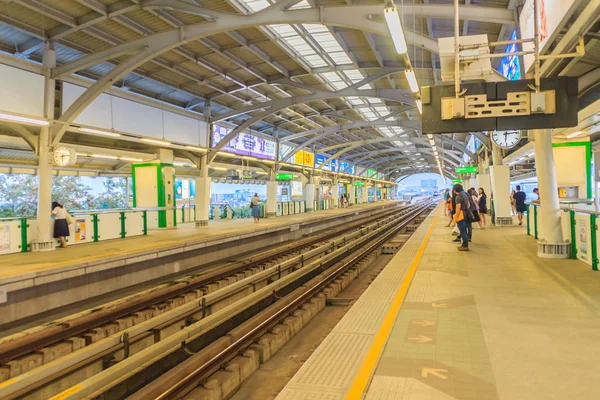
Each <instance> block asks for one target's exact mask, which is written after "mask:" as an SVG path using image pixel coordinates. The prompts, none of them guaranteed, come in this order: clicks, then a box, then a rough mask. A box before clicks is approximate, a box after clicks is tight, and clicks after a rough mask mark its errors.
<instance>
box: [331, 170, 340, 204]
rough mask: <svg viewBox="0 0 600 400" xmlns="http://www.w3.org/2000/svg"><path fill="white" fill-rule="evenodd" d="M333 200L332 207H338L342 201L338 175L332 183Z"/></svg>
mask: <svg viewBox="0 0 600 400" xmlns="http://www.w3.org/2000/svg"><path fill="white" fill-rule="evenodd" d="M331 201H332V203H333V206H332V208H338V204H339V203H340V185H339V183H338V178H337V176H335V177H333V183H332V185H331Z"/></svg>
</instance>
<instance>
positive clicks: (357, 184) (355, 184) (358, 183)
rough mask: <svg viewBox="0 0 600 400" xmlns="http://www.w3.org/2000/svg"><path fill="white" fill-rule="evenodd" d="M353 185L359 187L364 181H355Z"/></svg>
mask: <svg viewBox="0 0 600 400" xmlns="http://www.w3.org/2000/svg"><path fill="white" fill-rule="evenodd" d="M354 186H359V187H360V186H365V183H364V182H355V183H354Z"/></svg>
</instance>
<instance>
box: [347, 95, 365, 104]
mask: <svg viewBox="0 0 600 400" xmlns="http://www.w3.org/2000/svg"><path fill="white" fill-rule="evenodd" d="M347 99H348V101H349V102H350V104H352V105H355V106H357V105H363V104H365V102H364V101H362V100H361V98H360V97H355V96H349V97H347Z"/></svg>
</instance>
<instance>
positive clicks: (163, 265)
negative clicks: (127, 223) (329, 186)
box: [0, 201, 405, 326]
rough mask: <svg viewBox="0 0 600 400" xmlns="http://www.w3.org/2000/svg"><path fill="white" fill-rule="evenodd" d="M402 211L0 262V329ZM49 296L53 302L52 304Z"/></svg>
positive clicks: (163, 236)
mask: <svg viewBox="0 0 600 400" xmlns="http://www.w3.org/2000/svg"><path fill="white" fill-rule="evenodd" d="M404 203H405V202H404V201H385V202H378V203H371V204H364V205H355V206H352V207H350V208H347V209H333V210H323V211H314V212H309V213H303V214H294V215H288V216H282V217H277V218H270V219H261V221H260V223H254V222H253V220H252V219H238V220H235V219H234V220H231V219H229V220H225V219H223V220H217V221H211V222H210V223H209V225H208V226H207V227H195V225H193V224H183V225H180V226H179V228H178V229H170V230H153V231H149V232H148V235H147V236H134V237H130V238H123V239H114V240H107V241H101V242H97V243H87V244H78V245H76V246H69V247H67V248H66V249H57V250H56V251H52V252H39V253H15V254H9V255H3V256H0V326H1V325H3V324H5V323H9V322H12V321H14V320H17V319H22V318H26V317H27V316H29V315H34V314H35V313H38V312H39V311H40V310H45V309H54V308H58V307H61V306H64V305H68V304H72V303H74V302H76V301H79V300H85V299H88V298H91V297H95V296H100V295H102V294H104V293H107V292H108V291H115V290H120V289H123V288H126V287H131V286H134V285H137V284H141V283H145V282H151V281H153V280H156V279H160V278H163V277H165V276H169V275H172V274H176V273H180V272H184V271H186V270H188V269H193V268H197V267H199V266H202V265H209V264H210V263H212V262H218V261H220V260H223V259H230V258H231V257H232V256H235V255H236V254H243V253H245V252H248V251H252V250H256V249H260V248H265V247H268V246H269V245H273V244H276V243H281V242H284V241H287V240H293V239H296V238H300V237H302V236H304V235H308V234H311V233H312V232H318V231H320V230H323V229H329V228H332V227H334V226H337V225H340V224H343V223H345V222H349V221H352V220H355V219H357V218H362V217H365V216H369V215H371V214H372V213H374V212H378V211H380V210H382V209H384V208H393V207H398V206H400V205H401V204H404ZM61 293H63V294H64V295H61ZM48 294H52V295H53V297H52V301H51V302H50V303H51V304H50V303H49V302H48V300H49V298H48Z"/></svg>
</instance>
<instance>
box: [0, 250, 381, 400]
mask: <svg viewBox="0 0 600 400" xmlns="http://www.w3.org/2000/svg"><path fill="white" fill-rule="evenodd" d="M324 243H326V242H324ZM340 245H341V244H340ZM332 247H338V246H332ZM310 248H312V246H310V247H309V246H307V247H306V248H305V249H303V250H301V251H298V252H293V253H290V254H289V255H287V256H285V257H279V258H278V259H277V260H278V262H282V261H285V260H289V259H290V258H292V257H294V256H297V255H298V254H301V253H302V252H303V251H306V250H309V249H310ZM371 256H372V254H371ZM371 256H370V257H369V258H368V261H369V262H370V261H372V257H371ZM317 257H322V255H321V254H319V255H318V256H317ZM311 258H312V259H314V258H315V257H311ZM309 261H310V259H306V260H305V262H309ZM364 265H365V261H364V260H363V261H361V262H360V263H359V265H358V266H357V267H356V268H354V269H352V270H350V272H348V273H346V274H344V275H343V276H342V277H341V278H340V279H337V280H336V282H334V283H332V284H331V285H330V286H329V287H328V288H326V290H325V291H324V294H323V295H322V298H323V299H322V301H317V302H316V303H314V302H313V303H308V304H305V306H303V307H302V309H301V310H298V311H297V315H295V316H292V317H289V318H290V320H289V322H290V326H289V327H288V328H285V329H284V330H287V331H289V332H294V333H293V334H290V335H288V336H289V337H286V341H287V340H289V339H290V338H291V337H293V335H295V334H296V333H297V330H298V328H299V324H300V323H301V324H302V326H304V325H305V324H306V323H307V322H308V320H310V319H311V318H312V317H313V316H314V315H315V314H316V313H317V312H318V311H320V310H321V309H322V308H324V307H325V304H326V302H325V298H330V297H335V296H336V295H337V294H338V293H339V292H340V291H341V290H343V288H345V287H347V286H348V285H349V283H350V282H351V281H352V280H353V279H354V278H355V277H356V276H357V275H358V273H360V272H361V270H362V269H363V266H364ZM267 266H268V263H267V264H266V265H264V264H263V265H261V266H259V267H253V268H249V269H247V270H245V271H244V272H243V273H237V274H235V275H232V276H230V277H227V278H226V279H221V280H220V281H219V282H218V283H217V284H209V285H207V286H206V287H202V288H200V289H195V290H193V291H190V292H188V293H185V294H183V295H180V296H178V297H176V298H173V299H169V300H167V301H165V302H163V303H160V304H157V305H155V306H153V307H152V308H149V309H146V310H142V311H139V312H136V313H134V314H132V316H130V317H124V318H121V319H119V320H116V321H115V322H114V323H109V324H106V325H103V326H101V327H98V328H96V329H94V330H92V331H91V332H89V333H88V334H85V335H83V338H73V342H75V343H76V344H71V345H69V344H68V343H67V342H63V343H58V344H57V345H53V346H49V347H47V348H44V349H42V350H41V351H40V353H33V354H32V355H30V356H29V355H28V356H24V357H21V359H18V360H16V362H15V361H13V362H11V363H8V364H7V365H5V366H2V367H0V382H2V381H4V380H7V379H10V378H11V377H14V376H17V375H19V374H22V373H25V372H27V371H30V370H32V369H34V368H36V367H38V366H40V365H42V364H44V363H46V362H49V361H51V360H55V359H57V358H60V357H62V356H64V355H66V354H69V353H70V352H73V351H75V350H77V349H79V348H81V347H83V346H84V345H89V344H90V343H94V342H96V341H98V340H101V339H102V338H105V337H107V336H109V335H111V334H114V333H116V332H119V331H121V330H124V329H127V328H129V327H131V326H133V325H136V324H139V323H141V322H143V321H147V320H148V319H151V318H153V317H156V316H158V315H160V314H163V313H165V312H167V311H169V310H171V309H174V308H176V307H178V306H181V305H183V304H185V303H187V302H189V301H193V300H195V299H197V298H198V297H200V296H203V295H205V294H208V293H211V292H213V291H215V290H218V289H220V288H223V287H226V286H229V285H231V284H233V283H235V282H237V281H239V280H241V279H244V278H246V277H248V276H251V275H254V274H256V273H259V272H261V271H263V270H264V269H266V268H267ZM298 266H299V265H298ZM298 266H292V267H290V268H289V269H282V271H281V276H285V275H287V274H288V273H290V272H291V271H293V270H295V269H296V268H297V267H298ZM266 285H267V281H266V280H263V281H261V282H259V283H257V284H255V285H254V288H252V287H249V288H248V291H241V292H239V293H237V294H235V295H233V296H230V297H229V298H227V299H224V300H223V301H221V302H218V303H215V304H213V305H211V307H210V308H209V309H208V310H205V311H202V315H198V314H194V315H192V316H191V318H192V320H193V319H196V320H197V319H201V318H202V317H205V316H207V315H210V314H211V313H213V312H216V311H217V310H218V309H220V308H223V307H224V306H226V305H229V304H231V303H232V302H235V301H237V300H239V299H240V298H243V297H245V296H246V295H247V294H248V293H251V292H253V291H254V290H258V289H260V288H262V287H264V286H266ZM184 326H186V320H185V319H182V320H181V321H178V322H175V323H172V324H170V326H168V327H164V328H163V329H160V330H159V331H158V332H159V334H158V337H152V335H148V336H146V337H144V338H143V339H141V340H137V339H136V341H135V342H134V343H133V344H132V345H131V347H130V349H129V354H135V353H137V352H139V351H141V350H142V349H144V348H146V347H148V346H150V345H152V344H154V343H155V342H156V341H157V339H158V340H161V339H163V338H165V337H167V336H169V335H171V334H173V333H175V332H177V331H178V330H180V329H182V327H184ZM292 326H293V327H294V330H293V331H292ZM56 346H58V347H57V349H58V350H56V349H54V347H56ZM47 354H54V356H53V357H52V356H47ZM123 358H124V352H123V350H119V351H117V352H115V353H114V354H113V359H114V360H116V361H120V360H122V359H123ZM7 366H8V368H7ZM82 371H83V372H82ZM86 371H87V372H89V374H88V373H86ZM97 372H98V371H97V365H96V363H92V364H90V365H89V368H84V369H82V370H79V371H78V372H76V373H72V374H69V375H67V376H65V377H63V379H60V380H58V381H57V382H55V383H53V384H51V385H46V386H44V387H43V388H42V389H41V390H39V391H37V392H34V393H35V394H34V395H33V397H31V398H46V397H43V396H44V395H42V397H39V395H41V394H42V393H52V391H50V390H48V387H49V386H52V387H55V388H57V387H58V388H65V387H70V386H72V385H74V384H76V383H78V382H79V381H81V380H84V379H86V378H87V377H90V376H92V375H93V374H96V373H97ZM57 391H60V390H57ZM54 393H56V392H54ZM27 398H30V397H29V396H28V397H27Z"/></svg>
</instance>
